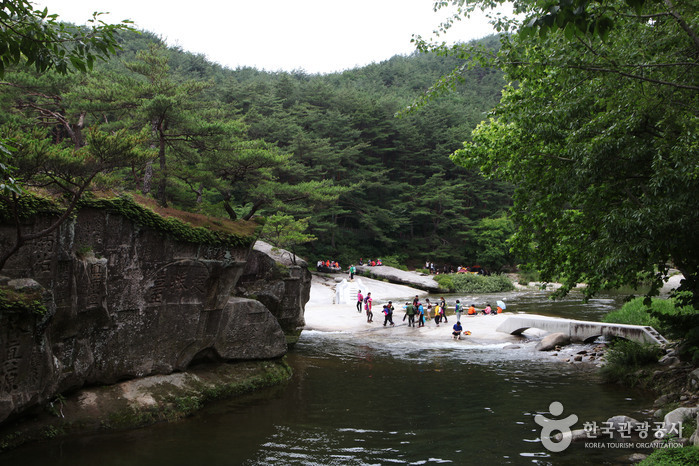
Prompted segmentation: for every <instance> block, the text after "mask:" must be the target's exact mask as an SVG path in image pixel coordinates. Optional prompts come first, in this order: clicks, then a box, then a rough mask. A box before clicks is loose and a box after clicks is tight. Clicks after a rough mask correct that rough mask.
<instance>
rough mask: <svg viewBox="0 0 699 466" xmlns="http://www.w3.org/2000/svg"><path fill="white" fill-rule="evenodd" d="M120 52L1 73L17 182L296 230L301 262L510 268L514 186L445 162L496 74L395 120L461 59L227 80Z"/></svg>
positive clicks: (200, 67) (158, 46)
mask: <svg viewBox="0 0 699 466" xmlns="http://www.w3.org/2000/svg"><path fill="white" fill-rule="evenodd" d="M121 42H122V49H121V50H120V51H118V53H117V55H116V57H114V58H112V59H110V60H109V61H107V62H97V63H95V65H94V70H93V71H92V72H91V73H86V74H71V75H68V76H63V75H58V74H54V73H41V74H38V73H33V72H30V71H27V70H26V69H21V70H20V69H17V70H12V69H7V70H6V72H5V75H4V77H3V79H2V83H1V85H0V89H2V91H1V93H0V105H1V106H2V112H0V137H6V138H11V139H12V140H13V141H14V143H13V146H14V147H16V148H17V151H16V152H15V153H14V154H13V157H12V160H13V164H14V165H15V168H16V170H15V172H14V173H15V175H16V177H17V178H18V179H19V181H20V182H21V183H23V185H24V186H26V187H35V188H42V189H43V188H46V187H48V186H52V187H53V189H55V188H56V187H59V188H61V189H65V190H68V189H72V190H73V191H76V190H77V189H79V188H80V187H82V186H87V185H88V184H89V186H90V189H99V190H103V191H104V190H108V191H114V192H117V193H120V192H134V193H143V194H146V195H149V196H153V197H154V198H155V199H157V201H158V202H159V203H160V204H161V205H163V206H171V207H176V208H181V209H185V210H191V211H196V212H200V213H204V214H207V215H211V216H220V217H230V218H233V219H236V218H245V219H249V218H251V217H253V216H258V215H260V216H264V217H268V218H270V220H272V221H274V222H275V224H282V225H283V224H284V222H288V220H289V219H290V217H289V216H291V217H293V219H294V221H295V222H296V223H295V224H296V225H297V226H298V225H304V223H303V222H298V221H299V220H302V219H308V228H307V230H306V231H305V232H303V233H305V234H307V235H312V237H314V238H315V240H314V241H310V242H308V243H306V244H305V245H303V246H301V247H299V248H297V253H300V254H302V255H304V256H306V257H308V258H309V259H311V260H316V259H320V258H333V259H336V260H339V261H340V263H341V264H342V265H348V263H349V262H350V261H356V260H357V259H358V258H359V257H364V258H368V257H382V258H386V257H390V256H393V257H394V259H397V260H398V261H399V262H402V263H406V262H410V263H412V264H417V263H420V262H424V261H425V260H428V259H429V260H432V261H434V262H436V263H449V264H453V265H459V264H463V265H473V264H475V263H481V265H485V266H487V267H489V268H492V269H498V268H500V267H502V266H504V265H506V264H507V263H510V262H512V258H511V257H509V255H508V254H507V253H506V252H505V251H506V249H507V248H506V246H505V245H504V241H505V239H506V238H507V237H509V235H510V234H511V232H512V229H511V226H510V223H509V221H508V220H507V218H506V217H505V210H506V208H507V207H508V206H509V205H510V194H511V189H510V187H509V186H508V185H506V184H502V183H495V182H492V181H485V180H484V179H483V178H482V177H481V176H480V175H478V174H476V173H474V172H471V171H468V170H466V169H464V168H461V167H458V166H456V165H454V164H453V163H452V162H451V161H450V159H449V155H450V154H451V153H452V152H453V151H454V150H456V149H458V148H460V147H461V144H462V141H464V140H468V139H469V137H470V133H471V130H472V129H473V128H475V126H476V125H477V124H478V123H479V122H480V121H482V120H483V119H484V118H485V116H486V113H487V112H488V111H489V110H490V109H491V108H493V107H494V106H495V105H496V104H497V102H498V101H499V99H500V95H501V94H500V93H501V89H502V88H503V85H504V82H503V79H502V75H501V73H500V72H499V71H493V70H489V69H482V68H473V69H471V70H469V71H467V72H465V73H464V75H463V76H464V81H463V83H461V84H460V85H459V86H458V87H457V89H456V90H455V92H453V93H451V94H449V95H448V96H446V97H444V98H442V99H436V100H434V101H433V102H431V103H430V104H429V105H427V106H426V107H424V108H422V109H420V110H417V111H415V112H413V113H409V114H406V115H403V116H401V117H396V113H398V112H400V111H401V110H403V109H404V108H405V107H406V106H408V105H409V104H410V103H411V102H413V101H414V100H415V99H416V98H417V97H418V96H420V95H421V93H424V92H425V91H426V89H427V88H428V87H429V86H430V85H432V84H433V83H434V82H435V81H436V80H437V79H438V78H439V77H440V76H442V75H444V74H447V73H448V72H449V71H451V70H452V69H453V68H454V67H455V66H457V65H459V60H458V59H456V58H445V57H439V56H437V55H432V54H413V55H411V56H408V57H403V56H396V57H393V58H391V59H389V60H387V61H385V62H382V63H377V64H372V65H369V66H366V67H364V68H359V69H354V70H349V71H345V72H343V73H336V74H330V75H309V74H306V73H304V72H303V71H299V72H294V73H285V72H284V73H282V72H278V73H270V72H263V71H258V70H255V69H237V70H229V69H224V68H222V67H220V66H218V65H216V64H212V63H210V62H208V61H207V60H206V58H205V57H203V56H201V55H193V54H191V53H186V52H183V51H181V50H177V49H168V48H166V47H164V46H163V44H162V43H161V41H159V40H158V39H157V38H156V37H153V36H152V35H150V34H147V33H143V34H136V33H132V32H129V33H122V36H121ZM483 44H484V45H485V46H486V47H489V48H492V49H495V48H497V46H498V42H497V39H496V38H487V39H484V41H483ZM231 53H235V50H234V48H231ZM308 238H311V237H308ZM300 241H301V240H300Z"/></svg>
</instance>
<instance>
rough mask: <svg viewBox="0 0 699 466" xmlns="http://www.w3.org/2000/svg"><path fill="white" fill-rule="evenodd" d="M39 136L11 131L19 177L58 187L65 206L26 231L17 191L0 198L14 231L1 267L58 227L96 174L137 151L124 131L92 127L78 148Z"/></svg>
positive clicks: (0, 256) (127, 159)
mask: <svg viewBox="0 0 699 466" xmlns="http://www.w3.org/2000/svg"><path fill="white" fill-rule="evenodd" d="M42 136H43V134H42V131H41V129H40V128H37V129H34V130H33V131H28V132H24V131H19V132H17V133H15V134H13V135H12V140H13V141H15V144H16V147H17V152H16V153H15V154H14V157H15V159H16V160H17V162H18V172H19V173H20V174H21V177H22V178H21V179H20V181H21V182H22V184H23V185H25V186H36V187H41V188H43V189H47V188H54V189H57V190H58V192H59V193H62V194H64V195H65V197H66V199H67V202H66V207H65V209H64V210H63V212H62V213H60V215H58V217H57V218H56V219H55V220H54V221H53V223H51V224H50V225H49V226H47V227H46V228H43V229H40V230H39V231H33V232H31V233H27V232H24V229H23V227H22V223H21V212H20V210H21V202H20V198H19V196H18V195H17V193H14V192H13V193H12V195H11V197H10V198H9V199H8V198H5V199H3V201H4V202H5V203H7V204H9V205H10V210H11V212H12V218H13V223H14V227H15V232H16V234H15V238H14V242H12V243H11V244H10V245H8V247H7V248H5V249H4V250H3V251H2V253H1V254H0V270H2V268H3V267H4V266H5V263H6V262H7V260H8V259H9V258H10V257H12V255H14V254H15V253H16V252H17V251H19V249H20V248H21V247H22V246H23V245H25V244H26V243H28V242H30V241H33V240H36V239H38V238H41V237H43V236H46V235H48V234H50V233H51V232H53V231H55V230H56V229H57V228H58V227H60V226H61V225H62V224H63V222H64V221H65V220H66V219H67V218H68V217H69V216H70V215H71V213H72V212H73V210H74V208H75V206H76V205H77V203H78V202H79V201H80V198H81V197H82V195H83V193H84V192H85V190H86V189H87V188H88V187H89V186H90V183H92V180H93V179H94V178H95V177H96V176H97V175H98V174H101V173H108V172H110V171H112V170H114V169H116V168H118V167H121V166H124V165H128V164H130V163H132V162H134V161H135V160H136V159H137V158H138V155H139V154H138V151H136V150H135V147H136V146H137V145H138V141H137V140H136V138H135V137H134V136H131V135H129V134H127V133H126V132H125V131H120V132H116V133H114V134H109V133H105V132H103V131H100V130H99V129H98V128H97V127H93V128H91V129H90V131H89V132H88V133H87V136H86V145H85V146H83V147H81V148H78V149H76V148H74V147H72V146H70V145H69V146H65V145H59V144H54V143H53V142H52V141H51V140H50V139H46V138H42Z"/></svg>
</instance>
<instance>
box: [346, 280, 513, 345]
mask: <svg viewBox="0 0 699 466" xmlns="http://www.w3.org/2000/svg"><path fill="white" fill-rule="evenodd" d="M372 304H373V299H372V298H371V293H367V294H366V296H364V295H363V294H362V290H359V291H358V292H357V312H359V313H361V312H362V309H363V310H364V312H365V313H366V318H367V320H366V321H367V323H372V322H374V313H373V311H372ZM403 309H404V310H405V315H404V316H403V322H405V320H406V319H407V320H408V327H424V326H425V321H427V320H430V317H432V318H433V319H434V323H435V324H436V326H437V327H439V324H441V323H448V322H449V320H448V318H447V312H446V311H447V302H446V300H445V299H444V297H440V298H439V302H438V303H434V305H433V304H432V303H431V302H430V300H429V298H425V303H424V304H423V303H422V302H420V297H419V296H418V295H415V298H413V301H412V302H410V301H408V302H406V303H405V306H403ZM394 311H395V307H394V306H393V302H392V301H389V302H388V303H386V304H384V305H383V311H382V312H383V314H384V321H383V325H384V327H386V326H387V325H389V324H390V325H391V326H394V325H395V323H394V322H393V313H394ZM464 312H466V314H467V315H468V316H471V317H472V316H475V315H478V314H483V315H497V314H499V313H501V312H502V308H501V307H500V306H497V307H496V309H493V308H492V307H491V306H490V304H486V306H485V308H483V309H479V310H477V309H476V305H475V304H471V306H469V308H468V309H467V310H464V307H463V306H462V305H461V301H460V300H458V299H457V300H456V303H455V304H454V314H455V315H456V324H454V326H453V327H452V330H453V331H452V336H453V338H454V339H456V340H460V339H461V335H462V334H463V335H470V334H471V332H470V331H468V330H466V331H465V332H464V329H463V327H462V325H461V316H462V314H463V313H464Z"/></svg>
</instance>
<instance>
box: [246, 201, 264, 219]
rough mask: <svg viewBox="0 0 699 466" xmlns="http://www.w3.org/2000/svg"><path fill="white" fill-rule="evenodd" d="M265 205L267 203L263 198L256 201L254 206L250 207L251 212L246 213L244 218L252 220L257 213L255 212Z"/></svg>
mask: <svg viewBox="0 0 699 466" xmlns="http://www.w3.org/2000/svg"><path fill="white" fill-rule="evenodd" d="M263 205H265V201H261V200H260V201H256V202H255V203H254V204H253V205H252V208H251V209H250V212H248V213H247V214H246V215H245V217H243V220H250V219H251V218H252V216H253V215H255V212H257V210H258V209H259V208H260V207H262V206H263Z"/></svg>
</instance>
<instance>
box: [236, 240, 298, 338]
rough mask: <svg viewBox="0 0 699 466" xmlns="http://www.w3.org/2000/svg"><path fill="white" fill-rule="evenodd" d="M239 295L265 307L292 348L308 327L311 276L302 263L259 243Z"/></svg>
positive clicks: (250, 258) (252, 254) (255, 246)
mask: <svg viewBox="0 0 699 466" xmlns="http://www.w3.org/2000/svg"><path fill="white" fill-rule="evenodd" d="M236 294H237V295H239V296H245V297H248V298H253V299H256V300H258V301H260V302H261V303H262V304H264V305H265V306H266V307H267V309H269V310H270V312H271V313H272V315H274V317H275V318H276V319H277V320H278V321H279V324H280V325H281V327H282V330H284V333H285V334H286V337H287V342H288V343H289V344H290V345H293V344H294V343H295V342H296V340H298V336H299V335H300V333H301V330H302V329H303V326H304V325H305V321H304V318H303V311H304V307H305V305H306V303H307V302H308V300H309V299H310V296H311V273H310V272H309V271H308V265H307V263H306V262H305V261H304V260H303V259H300V258H298V257H294V256H293V255H292V254H291V253H290V252H288V251H286V250H284V249H278V248H275V247H273V246H272V245H270V244H268V243H265V242H264V241H257V242H256V243H255V245H254V247H253V250H252V252H251V253H250V255H249V256H248V261H247V264H246V266H245V269H244V270H243V274H242V276H241V277H240V280H238V285H237V290H236Z"/></svg>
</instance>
